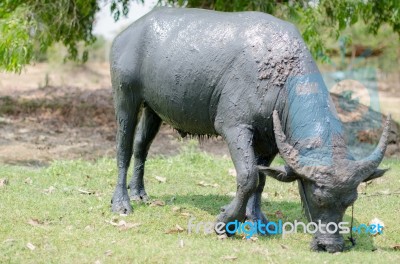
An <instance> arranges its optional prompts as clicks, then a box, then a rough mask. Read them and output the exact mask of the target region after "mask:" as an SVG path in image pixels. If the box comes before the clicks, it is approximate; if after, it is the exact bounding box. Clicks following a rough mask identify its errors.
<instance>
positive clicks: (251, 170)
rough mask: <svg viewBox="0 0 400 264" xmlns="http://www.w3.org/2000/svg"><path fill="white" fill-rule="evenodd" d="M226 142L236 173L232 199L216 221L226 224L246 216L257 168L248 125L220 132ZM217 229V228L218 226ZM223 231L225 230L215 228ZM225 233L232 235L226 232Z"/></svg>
mask: <svg viewBox="0 0 400 264" xmlns="http://www.w3.org/2000/svg"><path fill="white" fill-rule="evenodd" d="M222 134H223V135H224V139H225V140H226V142H227V143H228V147H229V152H230V154H231V158H232V160H233V163H234V165H235V169H236V173H237V176H236V177H237V178H236V179H237V191H236V196H235V198H234V199H233V201H232V202H231V203H230V204H229V205H227V206H224V207H222V208H221V213H220V214H219V216H218V218H217V222H223V223H225V224H227V223H228V222H232V221H235V220H238V221H239V222H242V221H244V220H245V216H246V205H247V202H248V200H249V198H250V196H251V195H252V194H253V193H254V191H255V190H256V187H257V185H258V168H257V161H256V158H255V154H254V149H253V132H252V131H251V128H250V127H249V126H245V125H239V126H236V127H232V128H230V129H228V130H227V131H224V133H222ZM218 229H219V228H218ZM216 232H217V233H219V234H222V233H225V230H221V229H219V230H216ZM227 235H233V234H229V232H228V233H227Z"/></svg>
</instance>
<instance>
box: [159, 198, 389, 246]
mask: <svg viewBox="0 0 400 264" xmlns="http://www.w3.org/2000/svg"><path fill="white" fill-rule="evenodd" d="M153 198H157V199H161V200H163V201H165V202H166V204H167V205H176V206H181V207H186V206H188V207H195V208H198V209H200V210H202V211H205V212H207V213H208V214H211V215H215V217H217V215H218V214H219V212H220V208H221V207H222V206H224V205H227V204H229V203H230V202H231V201H232V199H233V197H230V196H226V195H213V194H209V195H165V196H159V197H153ZM262 204H263V205H262V209H263V212H264V213H265V214H266V216H267V218H268V220H270V221H275V222H278V220H280V219H281V220H282V222H293V221H294V220H297V221H302V222H304V223H308V221H307V219H306V217H305V216H304V213H303V212H302V207H301V204H300V201H299V202H290V201H263V202H262ZM278 211H279V212H280V213H282V214H281V215H279V218H278ZM343 221H344V222H349V225H348V226H349V228H350V221H351V211H348V212H347V214H346V215H345V216H344V220H343ZM360 224H363V223H360V222H359V221H358V220H357V219H356V218H354V219H353V226H358V225H360ZM365 224H366V223H365ZM299 232H302V230H301V231H299ZM309 237H310V240H309V242H311V239H312V235H310V236H309ZM343 237H344V239H345V241H346V251H348V250H350V251H364V252H365V251H369V252H371V251H375V250H376V249H377V248H376V247H375V245H374V238H373V237H372V236H370V235H369V234H366V233H361V234H358V233H353V237H354V238H355V239H356V246H355V247H352V248H350V249H349V247H350V245H351V243H350V241H349V239H348V238H349V237H350V234H344V235H343ZM234 239H242V238H241V237H240V236H235V238H234ZM259 239H260V240H265V239H276V240H279V241H282V237H281V235H270V236H259ZM278 243H281V242H278ZM381 250H385V251H390V248H388V249H382V248H381Z"/></svg>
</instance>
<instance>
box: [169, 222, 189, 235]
mask: <svg viewBox="0 0 400 264" xmlns="http://www.w3.org/2000/svg"><path fill="white" fill-rule="evenodd" d="M184 230H185V229H183V227H181V226H180V225H178V224H177V225H175V227H174V228H171V229H169V230H167V231H165V234H174V233H180V232H183V231H184Z"/></svg>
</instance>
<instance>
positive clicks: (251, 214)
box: [246, 157, 274, 234]
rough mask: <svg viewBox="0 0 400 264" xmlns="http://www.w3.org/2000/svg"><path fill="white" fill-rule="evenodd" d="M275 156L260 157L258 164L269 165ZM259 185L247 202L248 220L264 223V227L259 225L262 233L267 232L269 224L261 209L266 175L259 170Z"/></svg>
mask: <svg viewBox="0 0 400 264" xmlns="http://www.w3.org/2000/svg"><path fill="white" fill-rule="evenodd" d="M273 158H274V157H259V158H258V160H259V161H258V165H263V166H265V167H268V166H269V165H270V164H271V162H272V160H273ZM258 179H259V181H258V186H257V189H256V191H255V192H254V193H253V194H252V195H251V196H250V198H249V201H248V202H247V207H246V220H248V221H251V222H253V223H257V224H260V223H261V224H263V225H265V226H264V227H259V228H258V230H259V231H261V232H262V234H267V229H266V225H267V224H268V220H267V217H266V216H265V214H264V213H263V212H262V211H261V200H262V192H263V190H264V186H265V179H266V175H265V174H264V173H261V172H259V174H258Z"/></svg>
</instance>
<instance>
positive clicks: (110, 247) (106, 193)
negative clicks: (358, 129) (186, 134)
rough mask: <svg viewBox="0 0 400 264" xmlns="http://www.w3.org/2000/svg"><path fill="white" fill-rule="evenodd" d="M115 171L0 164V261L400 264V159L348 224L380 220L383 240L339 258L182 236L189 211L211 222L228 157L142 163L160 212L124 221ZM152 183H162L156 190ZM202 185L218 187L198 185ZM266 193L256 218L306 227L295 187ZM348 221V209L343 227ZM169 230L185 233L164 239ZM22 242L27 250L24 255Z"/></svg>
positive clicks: (265, 240) (137, 208)
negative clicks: (114, 205)
mask: <svg viewBox="0 0 400 264" xmlns="http://www.w3.org/2000/svg"><path fill="white" fill-rule="evenodd" d="M277 162H279V161H277ZM275 163H276V162H275ZM115 167H116V166H115V161H114V160H108V159H101V160H99V161H98V162H96V163H95V164H93V163H89V162H86V161H57V162H54V163H53V164H52V165H51V166H50V167H48V168H28V167H18V166H7V165H0V178H7V179H8V181H9V184H8V185H6V186H3V187H0V214H1V215H0V263H95V262H96V261H97V262H101V263H137V262H143V263H219V262H229V261H232V260H227V259H226V257H235V258H237V259H236V260H235V262H239V263H258V262H264V263H265V262H268V263H299V262H302V263H303V262H304V263H307V262H310V263H311V262H317V263H358V262H361V261H362V262H363V263H388V262H397V263H400V254H399V252H398V251H395V250H394V249H392V247H393V246H394V245H395V244H399V243H400V228H399V226H398V220H399V216H400V203H399V195H395V194H393V193H394V192H396V191H399V189H400V177H399V175H398V174H399V171H400V161H399V160H386V161H385V162H384V163H383V167H391V168H392V169H391V170H390V171H389V172H388V173H387V175H385V176H384V177H383V178H382V179H379V180H377V181H375V182H374V183H372V184H370V185H369V186H368V188H367V195H373V194H380V195H377V196H366V195H360V196H359V199H358V200H357V202H356V203H355V208H354V209H355V211H354V217H355V223H356V224H357V223H368V221H369V220H371V219H372V218H374V217H378V218H379V219H381V220H382V221H383V222H384V223H385V226H386V227H385V232H384V234H383V235H380V236H378V237H375V238H372V237H370V236H368V235H365V234H362V235H356V237H357V241H358V244H357V246H356V247H355V248H353V249H352V250H351V251H348V252H344V253H340V254H329V253H315V252H311V251H310V250H309V242H310V241H311V235H306V234H300V233H299V234H294V235H290V236H288V237H286V238H284V239H282V238H281V237H280V236H269V237H259V238H258V240H257V241H246V240H242V239H241V238H240V237H239V236H236V237H234V238H233V239H228V240H223V241H221V240H218V239H217V238H216V236H215V235H214V234H212V235H205V234H195V233H192V234H188V233H187V225H188V219H189V217H188V216H187V214H188V213H189V214H190V215H192V216H193V217H196V220H195V222H199V221H213V220H215V217H216V215H217V214H218V211H219V208H220V207H221V206H223V205H225V204H227V203H228V202H229V201H230V200H231V199H232V197H231V196H230V195H231V193H232V192H234V191H235V189H236V188H235V178H234V177H232V176H230V175H229V173H228V170H229V169H230V168H232V167H233V166H232V163H231V161H230V159H228V158H216V157H212V156H210V155H207V154H204V153H199V152H197V151H195V150H193V148H187V149H186V150H185V151H183V153H182V154H181V155H178V156H175V157H168V158H163V157H157V158H151V159H149V160H148V162H147V167H146V175H145V179H146V180H145V181H146V184H147V185H146V186H147V191H148V193H149V194H150V195H151V197H152V199H155V200H162V201H164V202H165V206H149V205H146V204H134V212H133V214H131V215H129V216H120V215H116V214H113V213H111V212H110V198H111V196H112V193H113V190H114V184H115V181H116V168H115ZM156 176H161V177H165V178H166V179H167V180H166V182H165V183H160V182H158V181H157V179H156V178H155V177H156ZM28 178H29V179H28ZM200 181H204V182H205V183H210V184H218V187H212V186H209V187H202V186H199V185H198V183H199V182H200ZM83 191H89V192H94V193H92V194H90V195H89V194H85V193H83ZM382 193H383V194H390V193H392V195H381V194H382ZM265 194H266V196H268V197H267V198H264V201H263V210H264V212H266V213H267V216H268V217H269V218H270V220H274V221H277V220H278V219H277V216H276V215H275V212H276V211H278V210H280V211H281V212H282V213H283V221H294V220H295V219H298V220H302V221H305V217H304V216H303V213H302V211H301V205H300V198H299V195H298V191H297V185H296V184H293V183H280V182H277V181H275V180H273V179H268V181H267V185H266V188H265ZM177 207H179V208H180V209H178V208H177ZM350 215H351V211H350V210H348V211H347V213H346V216H345V220H348V221H349V220H350ZM120 220H124V221H126V222H127V223H140V224H141V225H140V226H138V227H133V228H130V229H127V230H120V229H119V228H118V227H116V226H113V225H111V224H110V223H109V221H114V222H118V221H120ZM29 222H31V223H29ZM176 225H179V226H181V227H183V228H184V229H185V231H184V232H181V233H172V234H166V231H168V230H171V229H173V228H175V226H176ZM182 241H183V242H182ZM28 243H31V244H32V245H34V246H35V249H34V250H31V249H29V248H28V247H27V244H28ZM182 243H183V246H182Z"/></svg>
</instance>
